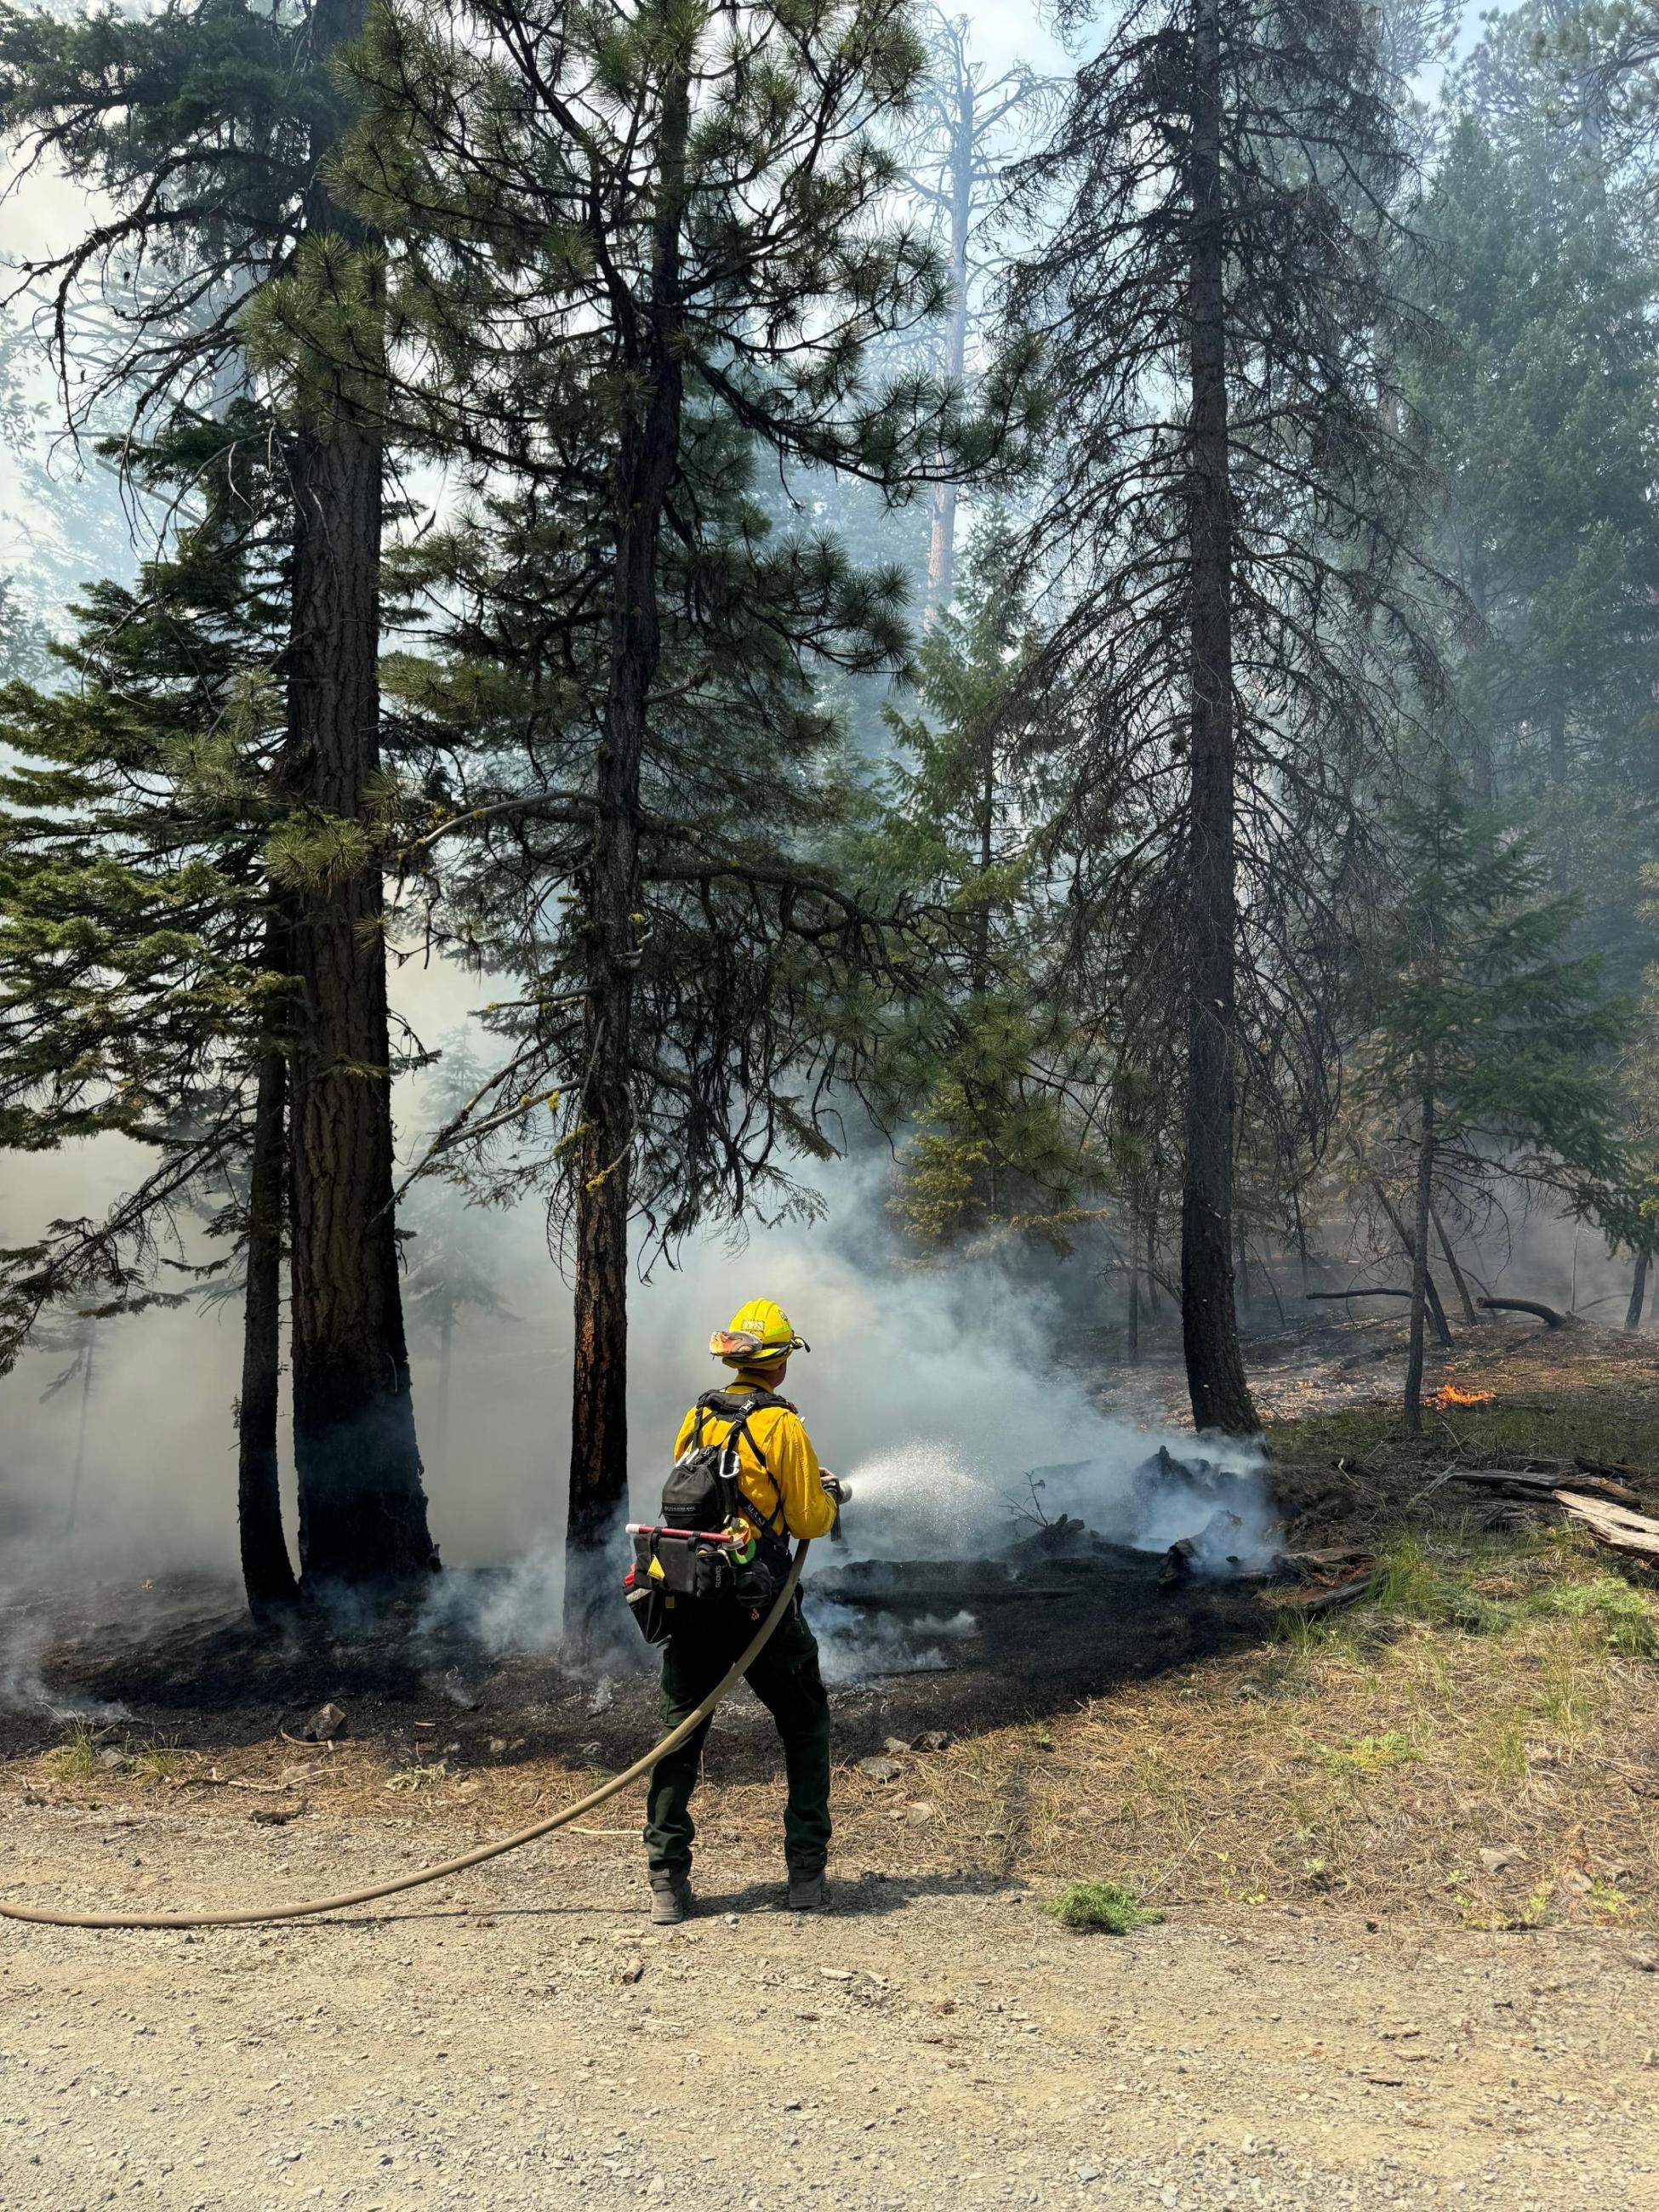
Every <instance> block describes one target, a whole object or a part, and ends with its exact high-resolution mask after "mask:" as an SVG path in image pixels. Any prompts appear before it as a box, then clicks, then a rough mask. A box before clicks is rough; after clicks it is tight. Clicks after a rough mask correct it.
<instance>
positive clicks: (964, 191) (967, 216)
mask: <svg viewBox="0 0 1659 2212" xmlns="http://www.w3.org/2000/svg"><path fill="white" fill-rule="evenodd" d="M974 131H975V118H974V87H973V83H972V81H971V79H970V78H969V76H968V74H967V72H966V71H964V72H963V76H962V79H961V100H960V105H959V106H958V109H957V118H956V128H955V132H954V136H953V139H952V143H951V288H952V296H951V319H950V321H949V322H948V323H947V324H946V325H945V375H946V377H947V378H948V379H949V380H950V381H951V383H952V384H960V383H961V381H962V379H963V372H964V370H965V369H966V368H967V365H968V240H969V233H970V232H971V230H972V228H973V221H974ZM956 534H957V488H956V486H955V484H953V483H940V484H935V485H934V487H933V526H932V528H931V530H930V531H929V532H928V538H927V614H926V617H925V619H926V621H927V622H928V623H931V622H932V621H933V617H935V616H936V615H937V614H938V612H939V609H940V608H941V607H945V606H948V605H950V603H951V583H952V580H953V577H954V574H955V568H956Z"/></svg>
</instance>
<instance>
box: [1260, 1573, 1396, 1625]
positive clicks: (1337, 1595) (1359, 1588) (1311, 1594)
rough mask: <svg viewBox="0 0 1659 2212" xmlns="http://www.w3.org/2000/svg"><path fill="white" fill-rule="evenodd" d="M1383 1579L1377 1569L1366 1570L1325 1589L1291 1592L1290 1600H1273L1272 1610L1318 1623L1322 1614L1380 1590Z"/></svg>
mask: <svg viewBox="0 0 1659 2212" xmlns="http://www.w3.org/2000/svg"><path fill="white" fill-rule="evenodd" d="M1384 1580H1385V1577H1384V1576H1383V1572H1382V1571H1381V1570H1380V1569H1377V1568H1375V1567H1367V1568H1365V1569H1364V1571H1362V1572H1360V1573H1359V1574H1357V1575H1350V1576H1348V1577H1347V1578H1346V1581H1343V1582H1340V1583H1333V1584H1332V1585H1331V1587H1330V1588H1329V1589H1309V1590H1293V1591H1292V1592H1291V1595H1290V1596H1289V1597H1281V1598H1274V1599H1273V1601H1272V1603H1273V1609H1274V1611H1275V1612H1278V1613H1296V1614H1297V1616H1298V1617H1299V1618H1300V1619H1301V1620H1318V1619H1319V1617H1320V1616H1321V1614H1322V1613H1334V1612H1335V1611H1336V1609H1337V1607H1339V1606H1343V1605H1352V1604H1354V1603H1355V1602H1356V1601H1358V1599H1360V1598H1362V1597H1368V1596H1370V1595H1371V1593H1372V1592H1373V1591H1376V1590H1379V1589H1381V1588H1382V1587H1383V1582H1384Z"/></svg>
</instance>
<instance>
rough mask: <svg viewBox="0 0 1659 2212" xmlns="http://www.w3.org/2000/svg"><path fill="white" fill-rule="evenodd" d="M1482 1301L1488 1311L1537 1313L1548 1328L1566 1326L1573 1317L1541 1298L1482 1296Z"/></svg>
mask: <svg viewBox="0 0 1659 2212" xmlns="http://www.w3.org/2000/svg"><path fill="white" fill-rule="evenodd" d="M1480 1303H1481V1304H1482V1305H1483V1306H1485V1308H1486V1311H1487V1312H1488V1313H1529V1314H1536V1315H1537V1316H1538V1318H1539V1320H1540V1321H1541V1322H1543V1324H1544V1326H1545V1328H1565V1327H1566V1326H1567V1322H1568V1321H1569V1319H1570V1318H1571V1316H1569V1315H1567V1314H1564V1313H1557V1311H1556V1310H1555V1308H1554V1307H1553V1306H1547V1305H1545V1304H1543V1302H1542V1300H1541V1299H1539V1298H1482V1299H1481V1301H1480Z"/></svg>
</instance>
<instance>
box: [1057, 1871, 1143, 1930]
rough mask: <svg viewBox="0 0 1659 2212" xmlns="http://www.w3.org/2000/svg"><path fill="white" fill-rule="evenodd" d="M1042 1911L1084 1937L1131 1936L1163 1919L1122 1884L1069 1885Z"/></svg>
mask: <svg viewBox="0 0 1659 2212" xmlns="http://www.w3.org/2000/svg"><path fill="white" fill-rule="evenodd" d="M1042 1909H1043V1911H1045V1912H1046V1913H1048V1916H1049V1917H1050V1918H1051V1919H1054V1920H1058V1921H1059V1923H1060V1926H1061V1927H1062V1928H1076V1929H1080V1930H1081V1931H1082V1932H1083V1933H1085V1935H1103V1936H1132V1935H1133V1933H1134V1931H1135V1929H1137V1928H1152V1927H1154V1926H1156V1925H1157V1923H1158V1922H1159V1921H1161V1920H1162V1919H1163V1917H1164V1915H1163V1914H1162V1913H1161V1912H1155V1911H1153V1910H1152V1906H1151V1905H1143V1904H1142V1903H1141V1902H1140V1899H1139V1898H1138V1897H1137V1896H1136V1895H1135V1893H1134V1892H1133V1890H1132V1889H1130V1888H1128V1887H1127V1886H1126V1885H1125V1884H1124V1883H1122V1882H1121V1881H1073V1882H1068V1883H1067V1884H1066V1887H1065V1888H1064V1889H1062V1890H1061V1892H1060V1895H1059V1896H1058V1897H1055V1898H1051V1899H1049V1901H1048V1904H1047V1905H1044V1906H1043V1908H1042Z"/></svg>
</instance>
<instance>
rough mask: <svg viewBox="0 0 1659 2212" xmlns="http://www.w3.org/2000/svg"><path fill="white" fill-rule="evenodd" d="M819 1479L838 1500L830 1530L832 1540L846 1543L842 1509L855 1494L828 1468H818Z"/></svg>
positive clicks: (830, 1539)
mask: <svg viewBox="0 0 1659 2212" xmlns="http://www.w3.org/2000/svg"><path fill="white" fill-rule="evenodd" d="M818 1480H819V1481H820V1482H821V1483H822V1484H823V1486H824V1488H825V1490H826V1491H828V1492H829V1495H830V1497H831V1498H834V1499H835V1501H836V1518H835V1521H834V1522H833V1524H832V1525H831V1528H830V1530H829V1541H830V1542H831V1543H832V1544H844V1543H845V1542H846V1541H847V1538H846V1536H845V1534H843V1533H842V1525H841V1509H842V1506H843V1505H845V1504H846V1503H847V1501H848V1498H850V1497H851V1496H852V1495H853V1493H852V1492H851V1490H849V1489H848V1486H847V1485H846V1484H845V1483H844V1482H843V1481H842V1479H841V1477H840V1476H839V1475H836V1474H830V1472H829V1468H819V1469H818Z"/></svg>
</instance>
